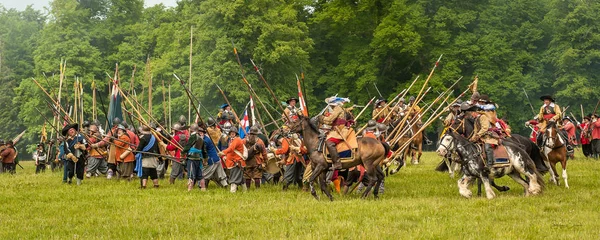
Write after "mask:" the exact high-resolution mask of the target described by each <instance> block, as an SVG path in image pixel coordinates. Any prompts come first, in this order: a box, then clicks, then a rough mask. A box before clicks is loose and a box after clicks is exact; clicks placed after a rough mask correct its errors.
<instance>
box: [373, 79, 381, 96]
mask: <svg viewBox="0 0 600 240" xmlns="http://www.w3.org/2000/svg"><path fill="white" fill-rule="evenodd" d="M373 86H375V90H377V93H379V97H380V98H383V95H381V92H380V91H379V88H378V87H377V84H375V82H373Z"/></svg>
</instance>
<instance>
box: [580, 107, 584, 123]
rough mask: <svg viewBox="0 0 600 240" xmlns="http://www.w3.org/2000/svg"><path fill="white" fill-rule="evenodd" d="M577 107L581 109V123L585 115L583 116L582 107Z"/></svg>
mask: <svg viewBox="0 0 600 240" xmlns="http://www.w3.org/2000/svg"><path fill="white" fill-rule="evenodd" d="M579 107H580V108H581V119H582V120H581V121H583V118H584V117H585V115H584V114H583V105H581V104H579Z"/></svg>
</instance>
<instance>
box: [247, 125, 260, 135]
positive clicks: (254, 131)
mask: <svg viewBox="0 0 600 240" xmlns="http://www.w3.org/2000/svg"><path fill="white" fill-rule="evenodd" d="M248 134H251V135H258V134H261V132H260V129H258V127H256V126H252V127H250V131H248Z"/></svg>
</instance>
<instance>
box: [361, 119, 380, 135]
mask: <svg viewBox="0 0 600 240" xmlns="http://www.w3.org/2000/svg"><path fill="white" fill-rule="evenodd" d="M376 134H377V121H375V120H373V119H371V120H369V122H367V127H366V128H365V131H364V132H363V137H370V138H374V139H378V137H377V135H376Z"/></svg>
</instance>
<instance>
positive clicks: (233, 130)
mask: <svg viewBox="0 0 600 240" xmlns="http://www.w3.org/2000/svg"><path fill="white" fill-rule="evenodd" d="M232 132H233V133H235V134H236V135H240V133H239V132H238V129H237V127H235V126H231V127H230V128H229V133H232Z"/></svg>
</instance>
